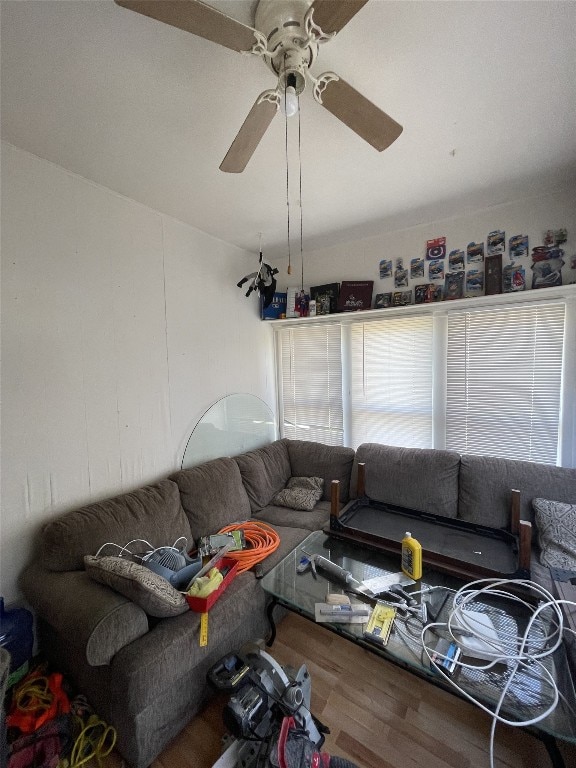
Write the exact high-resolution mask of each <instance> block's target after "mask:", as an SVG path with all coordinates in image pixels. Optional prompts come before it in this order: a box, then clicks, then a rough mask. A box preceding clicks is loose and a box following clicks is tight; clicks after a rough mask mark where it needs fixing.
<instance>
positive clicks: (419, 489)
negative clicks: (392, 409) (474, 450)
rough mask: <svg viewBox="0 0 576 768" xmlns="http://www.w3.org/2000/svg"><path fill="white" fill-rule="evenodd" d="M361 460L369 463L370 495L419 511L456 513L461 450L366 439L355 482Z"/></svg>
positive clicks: (367, 476) (368, 480) (368, 486)
mask: <svg viewBox="0 0 576 768" xmlns="http://www.w3.org/2000/svg"><path fill="white" fill-rule="evenodd" d="M360 462H364V463H365V465H366V467H365V473H366V495H367V496H368V497H369V498H371V499H374V500H376V501H382V502H384V503H385V504H394V505H395V506H398V507H404V508H405V509H414V510H417V511H418V512H430V513H432V514H434V515H443V516H444V517H456V515H457V512H458V471H459V467H460V455H459V454H458V453H456V452H454V451H442V450H435V449H432V448H430V449H429V448H399V447H396V446H391V445H380V444H378V443H363V444H362V445H361V446H359V448H358V450H357V451H356V459H355V465H356V467H355V471H354V483H355V484H356V476H357V464H358V463H360Z"/></svg>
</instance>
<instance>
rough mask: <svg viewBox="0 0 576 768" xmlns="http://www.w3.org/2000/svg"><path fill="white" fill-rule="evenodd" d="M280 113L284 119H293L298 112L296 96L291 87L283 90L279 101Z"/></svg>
mask: <svg viewBox="0 0 576 768" xmlns="http://www.w3.org/2000/svg"><path fill="white" fill-rule="evenodd" d="M280 111H281V112H282V114H283V115H284V117H294V115H295V114H296V113H297V112H298V95H297V94H296V89H295V88H294V86H293V85H288V86H287V87H286V88H285V89H284V95H283V97H282V98H281V99H280Z"/></svg>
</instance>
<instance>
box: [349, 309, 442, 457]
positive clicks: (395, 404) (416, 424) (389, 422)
mask: <svg viewBox="0 0 576 768" xmlns="http://www.w3.org/2000/svg"><path fill="white" fill-rule="evenodd" d="M432 330H433V320H432V316H431V315H420V316H404V317H401V316H397V317H391V318H390V319H382V320H376V321H374V322H368V323H355V324H354V325H353V326H352V350H351V371H352V382H351V410H352V414H351V425H352V427H351V431H352V435H351V443H352V447H353V448H357V447H358V446H359V445H360V444H361V443H363V442H378V443H385V444H387V445H398V446H406V447H409V448H430V447H431V446H432Z"/></svg>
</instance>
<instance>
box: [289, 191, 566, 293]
mask: <svg viewBox="0 0 576 768" xmlns="http://www.w3.org/2000/svg"><path fill="white" fill-rule="evenodd" d="M303 211H304V221H305V220H306V217H307V216H313V215H314V211H313V210H307V208H306V200H305V199H304V209H303ZM561 227H564V228H566V229H567V230H568V242H567V243H566V244H565V245H563V246H561V247H562V248H563V249H564V250H565V253H566V257H565V259H564V261H565V262H566V263H565V266H564V268H563V270H562V273H563V281H564V283H565V284H567V283H574V282H576V270H573V269H570V262H571V260H572V258H573V257H574V255H575V254H576V190H574V189H572V190H570V191H568V190H564V191H559V192H556V193H551V194H546V195H541V196H531V197H528V198H527V199H525V200H518V201H515V202H512V203H506V204H502V205H495V206H493V207H491V208H486V209H483V210H476V211H471V212H470V213H469V214H468V215H467V216H461V217H458V218H454V219H446V220H443V221H435V222H425V223H422V224H418V225H417V226H414V227H411V228H409V229H403V230H399V231H395V232H389V233H387V234H385V235H382V236H380V237H371V238H367V239H365V240H357V241H356V242H354V243H342V244H340V245H336V246H333V247H331V248H325V249H321V250H316V251H313V252H311V253H307V252H306V251H305V252H304V287H305V288H308V287H309V286H311V285H322V284H323V283H331V282H342V280H373V281H374V293H373V296H375V295H376V294H377V293H390V292H392V291H394V290H403V289H395V288H394V279H393V278H387V279H385V280H380V276H379V264H380V261H381V260H382V259H390V260H392V268H393V269H394V266H395V260H396V258H397V257H401V258H403V260H404V267H405V268H408V269H409V268H410V260H411V259H414V258H417V257H421V258H423V257H424V253H425V247H426V241H427V240H431V239H433V238H436V237H442V236H444V237H446V246H447V253H448V252H450V251H452V250H456V249H463V250H464V251H465V250H466V246H467V245H468V243H470V242H477V243H478V242H484V243H486V238H487V235H488V233H489V232H492V231H494V230H496V229H503V230H504V231H505V232H506V253H505V254H504V257H503V259H502V263H503V265H505V264H507V263H510V260H509V259H508V239H509V238H510V237H511V236H512V235H528V237H529V248H530V252H531V251H532V248H533V247H534V246H536V245H542V241H543V235H544V232H545V231H546V230H547V229H552V230H557V229H560V228H561ZM305 243H306V231H305V228H304V244H305ZM445 262H446V264H445V266H446V271H448V269H447V267H448V258H446V259H445ZM531 263H532V261H531V259H530V257H528V258H527V259H524V260H523V264H524V267H525V270H526V285H527V288H530V285H531V280H532V271H531V269H530V264H531ZM275 266H277V267H279V268H280V279H279V280H278V290H279V291H283V290H286V287H287V286H300V272H301V269H300V255H299V254H297V255H296V256H295V257H293V259H292V272H293V274H292V275H291V276H290V278H288V277H287V275H286V265H285V264H284V263H280V262H278V263H276V264H275ZM466 266H467V268H468V265H466ZM480 266H481V265H480ZM427 282H429V281H428V271H427V266H425V277H424V278H420V279H415V280H410V281H409V285H410V287H413V286H414V285H415V284H419V283H427ZM441 284H443V283H441Z"/></svg>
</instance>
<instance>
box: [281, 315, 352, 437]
mask: <svg viewBox="0 0 576 768" xmlns="http://www.w3.org/2000/svg"><path fill="white" fill-rule="evenodd" d="M340 335H341V333H340V325H339V324H337V323H334V324H322V325H309V326H297V327H292V328H289V329H288V328H282V329H281V330H280V331H279V333H278V337H277V342H278V358H279V360H280V376H279V387H280V389H281V393H280V395H281V396H280V407H281V413H280V417H281V422H280V423H281V424H282V426H283V429H282V435H283V436H284V437H290V438H298V439H300V440H314V441H316V442H319V443H325V444H327V445H342V444H343V423H342V365H341V349H340Z"/></svg>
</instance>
